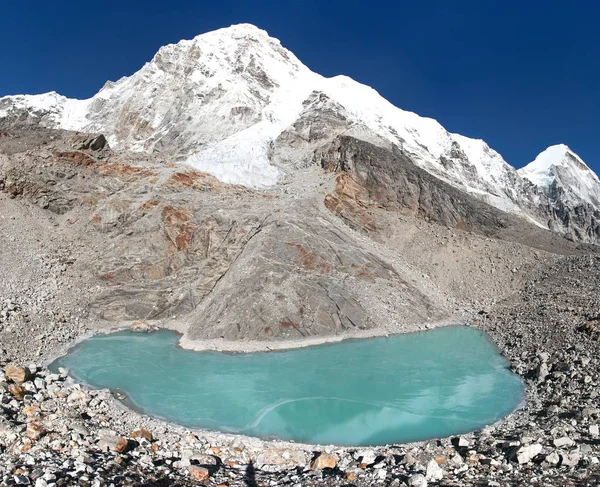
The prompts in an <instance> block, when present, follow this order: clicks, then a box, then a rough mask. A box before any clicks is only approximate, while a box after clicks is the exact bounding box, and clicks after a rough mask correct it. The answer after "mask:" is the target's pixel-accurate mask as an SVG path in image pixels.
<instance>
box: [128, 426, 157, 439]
mask: <svg viewBox="0 0 600 487" xmlns="http://www.w3.org/2000/svg"><path fill="white" fill-rule="evenodd" d="M131 437H132V438H134V439H135V438H144V439H146V440H148V441H154V436H152V433H150V431H148V430H147V429H144V428H140V429H139V430H135V431H134V432H133V433H131Z"/></svg>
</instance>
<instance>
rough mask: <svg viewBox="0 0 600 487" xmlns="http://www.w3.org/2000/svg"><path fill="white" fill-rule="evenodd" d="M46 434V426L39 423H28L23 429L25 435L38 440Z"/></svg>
mask: <svg viewBox="0 0 600 487" xmlns="http://www.w3.org/2000/svg"><path fill="white" fill-rule="evenodd" d="M45 434H46V428H44V427H43V426H42V425H41V424H39V423H29V424H28V425H27V428H26V429H25V436H27V438H30V439H32V440H39V439H40V438H41V437H42V436H44V435H45Z"/></svg>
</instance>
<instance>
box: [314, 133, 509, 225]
mask: <svg viewBox="0 0 600 487" xmlns="http://www.w3.org/2000/svg"><path fill="white" fill-rule="evenodd" d="M318 157H319V159H320V164H321V166H322V167H323V168H324V169H326V170H330V171H341V172H342V174H341V175H340V176H339V177H338V179H337V185H336V188H335V192H334V193H332V194H331V195H329V196H328V197H327V200H326V204H327V206H328V207H329V208H330V209H333V210H334V211H336V212H337V213H339V214H340V215H341V216H342V217H343V218H345V219H346V220H347V221H349V222H350V223H351V224H354V223H355V220H354V219H355V218H358V219H359V220H361V216H360V215H361V214H362V213H364V212H363V209H365V208H367V207H378V208H383V209H388V210H394V211H400V212H402V213H404V214H407V215H411V216H417V217H420V218H424V219H429V220H433V221H435V222H437V223H441V224H443V225H446V226H449V227H452V228H459V229H463V230H464V229H467V230H473V229H476V230H477V231H481V232H484V233H492V232H495V231H497V230H498V229H501V228H505V227H507V226H508V224H509V221H510V217H509V216H508V215H506V214H504V213H503V212H501V211H499V210H496V209H495V208H493V207H491V206H489V205H486V204H484V203H481V202H479V201H477V200H475V199H473V198H469V197H468V196H466V195H465V194H464V193H462V192H461V191H459V190H457V189H456V188H454V187H452V186H450V185H449V184H446V183H444V182H442V181H440V180H439V179H437V178H435V177H433V176H432V175H430V174H429V173H427V172H426V171H424V170H422V169H420V168H418V167H417V166H415V165H414V164H413V163H412V162H411V159H410V157H409V156H408V155H406V154H405V153H403V152H402V151H400V150H398V149H394V150H393V151H388V150H386V149H383V148H381V147H377V146H375V145H373V144H370V143H368V142H364V141H361V140H359V139H356V138H351V137H340V138H338V139H337V140H335V141H334V142H333V143H332V144H331V145H330V146H328V147H327V148H325V149H324V150H322V151H321V153H320V155H319V156H318ZM362 220H363V221H362V226H363V227H364V228H366V229H367V230H368V229H369V227H370V226H371V225H372V224H370V223H369V222H365V221H364V217H363V218H362ZM357 226H361V224H360V222H359V224H358V225H357Z"/></svg>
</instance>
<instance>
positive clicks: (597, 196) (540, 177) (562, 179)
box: [519, 144, 600, 206]
mask: <svg viewBox="0 0 600 487" xmlns="http://www.w3.org/2000/svg"><path fill="white" fill-rule="evenodd" d="M519 174H520V175H521V176H522V177H524V178H526V179H528V180H529V181H531V182H532V183H533V184H534V185H536V186H538V187H539V188H542V189H545V190H548V189H550V188H552V187H553V186H558V187H561V188H563V191H565V192H567V193H571V194H572V195H573V196H576V197H578V198H580V199H582V200H583V201H585V202H587V203H590V204H592V205H594V206H598V205H600V180H599V179H598V176H597V175H596V173H594V171H592V170H591V169H590V168H589V167H588V166H587V164H586V163H585V162H583V160H582V159H581V157H579V156H578V155H577V154H576V153H575V152H573V151H572V150H571V149H570V148H569V147H568V146H566V145H565V144H558V145H553V146H550V147H548V148H547V149H546V150H544V151H543V152H541V153H540V154H539V155H538V156H537V157H536V158H535V160H534V161H533V162H530V163H529V164H527V166H525V167H523V168H522V169H519Z"/></svg>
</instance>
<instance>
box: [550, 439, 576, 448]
mask: <svg viewBox="0 0 600 487" xmlns="http://www.w3.org/2000/svg"><path fill="white" fill-rule="evenodd" d="M552 443H554V446H555V447H556V448H564V447H569V446H573V445H574V444H575V442H574V441H573V440H572V439H571V438H569V437H568V436H563V437H562V438H556V439H555V440H554V441H553V442H552Z"/></svg>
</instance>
